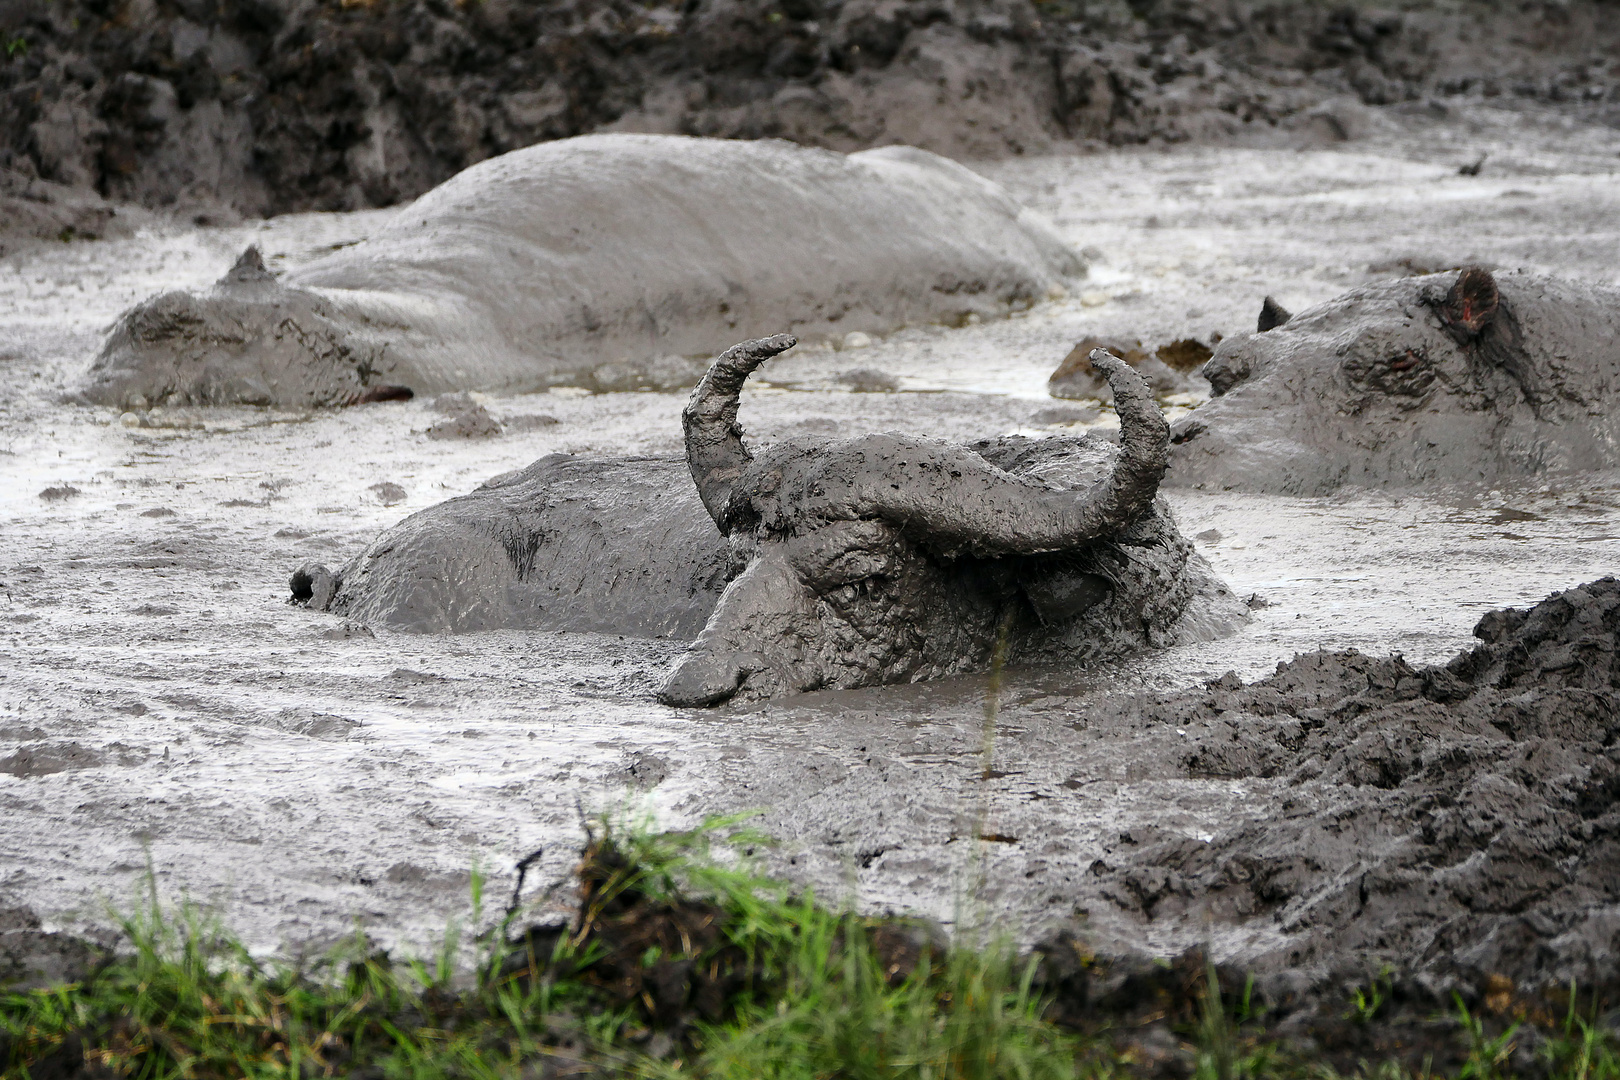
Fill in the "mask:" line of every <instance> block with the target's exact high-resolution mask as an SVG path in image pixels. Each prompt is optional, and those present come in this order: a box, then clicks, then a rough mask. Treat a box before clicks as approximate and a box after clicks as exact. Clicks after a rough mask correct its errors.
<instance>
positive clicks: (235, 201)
mask: <svg viewBox="0 0 1620 1080" xmlns="http://www.w3.org/2000/svg"><path fill="white" fill-rule="evenodd" d="M1616 25H1617V24H1616V22H1615V20H1614V18H1613V4H1612V2H1608V0H1570V2H1562V3H1551V2H1549V3H1531V4H1526V5H1502V6H1500V7H1495V6H1484V7H1483V8H1482V6H1481V5H1478V4H1472V3H1468V4H1448V3H1441V2H1430V3H1413V4H1406V5H1401V6H1398V7H1393V8H1390V9H1376V10H1375V9H1371V8H1365V9H1364V8H1361V7H1357V6H1354V5H1330V4H1325V3H1319V2H1316V0H1290V2H1286V3H1254V2H1250V0H1228V2H1221V0H1193V2H1185V3H1181V2H1169V0H1162V2H1147V3H1132V4H1129V5H1127V4H1124V3H1108V2H1089V3H1043V4H1039V5H1036V4H1034V3H1032V2H1030V0H931V2H927V3H921V2H914V3H904V4H890V3H877V2H875V0H792V2H790V3H784V4H782V5H780V6H779V7H773V6H771V5H755V4H747V3H735V2H732V0H701V2H698V3H686V4H676V3H672V2H671V3H665V2H660V3H653V4H641V3H630V2H615V3H612V4H606V5H604V4H599V3H573V2H554V3H544V4H534V5H530V4H523V3H513V2H505V0H489V2H484V3H478V4H471V5H459V4H456V5H452V4H441V3H437V2H435V0H394V2H386V3H375V4H348V3H343V4H339V3H336V2H333V0H230V2H227V3H223V4H219V5H212V4H199V3H191V2H180V0H175V2H172V3H171V2H163V3H156V2H150V0H115V2H107V0H74V2H73V3H64V4H51V5H47V6H45V7H41V6H40V5H38V4H32V3H28V2H26V0H13V2H12V3H10V4H8V5H0V32H3V35H4V38H5V43H6V56H5V57H4V58H0V232H3V233H4V234H6V235H7V236H9V237H10V238H11V239H9V240H7V241H6V243H8V244H12V245H14V244H15V243H16V242H18V240H19V239H20V238H25V237H57V236H59V235H60V236H74V235H79V236H90V235H124V234H127V232H128V231H129V230H130V229H131V228H138V227H140V225H141V223H142V222H143V221H144V220H146V218H145V217H144V215H143V211H144V212H150V211H160V212H162V213H164V214H173V215H176V216H178V217H179V218H181V219H182V220H186V221H195V222H196V223H198V224H207V223H211V222H213V223H217V222H228V221H234V220H239V219H240V218H241V217H243V216H249V217H252V216H262V215H267V214H277V213H287V212H294V211H307V210H355V209H361V208H366V207H379V206H388V205H393V204H395V203H398V202H401V201H404V200H409V199H411V198H414V197H415V196H417V195H419V194H421V193H422V192H424V191H426V190H427V189H429V188H430V187H432V186H434V185H435V184H438V183H440V182H442V181H443V180H445V179H447V178H448V177H450V176H451V175H453V174H455V173H457V172H459V171H460V170H462V169H464V168H466V167H468V166H470V165H473V164H475V163H477V162H479V161H481V160H484V159H485V158H488V157H491V156H494V155H496V154H500V153H504V152H506V151H509V150H512V149H516V148H518V147H522V146H527V145H530V144H533V143H536V142H541V141H546V140H551V139H557V138H564V137H568V136H572V135H579V134H585V133H589V132H594V131H603V130H623V131H645V132H664V133H672V134H693V135H711V136H724V137H733V138H747V139H754V138H785V139H789V140H792V141H794V142H798V143H803V144H807V145H814V146H824V147H829V148H832V149H837V150H845V151H848V150H855V149H861V148H865V147H870V146H878V145H886V144H890V143H908V144H912V145H917V146H922V147H924V148H926V149H931V150H935V151H937V152H940V153H944V154H947V155H950V156H954V157H957V158H962V159H977V158H995V157H1008V156H1014V157H1016V156H1024V155H1040V154H1047V153H1052V152H1055V151H1059V150H1072V149H1074V148H1077V147H1083V146H1092V147H1097V146H1105V145H1112V146H1122V145H1136V144H1154V145H1167V144H1176V143H1185V142H1198V143H1214V144H1227V145H1251V146H1255V145H1258V146H1266V145H1286V146H1313V145H1332V144H1335V143H1338V142H1342V141H1344V140H1346V139H1354V138H1359V137H1361V136H1364V135H1366V134H1368V133H1369V132H1371V131H1374V130H1376V129H1377V128H1379V127H1380V125H1382V124H1385V123H1387V118H1388V117H1389V116H1399V115H1434V114H1440V115H1445V114H1447V113H1448V112H1449V111H1451V110H1452V109H1454V108H1455V107H1458V106H1465V105H1468V104H1480V103H1483V104H1488V105H1492V106H1500V107H1506V108H1511V109H1521V110H1523V109H1527V110H1532V111H1537V110H1539V111H1541V112H1543V113H1546V114H1547V115H1549V116H1572V117H1577V118H1579V119H1581V120H1582V121H1583V122H1589V123H1607V124H1610V125H1613V124H1614V123H1615V122H1616V117H1617V115H1620V112H1617V110H1620V71H1617V70H1616V69H1615V67H1614V65H1613V64H1612V63H1611V62H1610V60H1609V59H1608V58H1612V56H1613V55H1614V52H1615V42H1616V37H1615V35H1616V33H1617V30H1616Z"/></svg>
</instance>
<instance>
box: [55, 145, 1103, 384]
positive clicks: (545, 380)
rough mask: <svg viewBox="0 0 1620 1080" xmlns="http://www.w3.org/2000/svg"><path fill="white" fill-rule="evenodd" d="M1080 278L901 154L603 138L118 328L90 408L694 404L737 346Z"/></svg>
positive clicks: (531, 156) (922, 158) (128, 317)
mask: <svg viewBox="0 0 1620 1080" xmlns="http://www.w3.org/2000/svg"><path fill="white" fill-rule="evenodd" d="M1084 271H1085V264H1084V262H1083V261H1082V260H1081V259H1080V257H1079V256H1078V255H1077V254H1076V253H1075V252H1074V251H1073V250H1072V249H1071V248H1069V247H1068V245H1067V244H1065V243H1064V241H1063V240H1061V239H1060V238H1059V237H1058V236H1057V235H1056V233H1054V232H1053V230H1052V228H1051V226H1050V225H1049V224H1048V223H1047V222H1045V221H1044V220H1042V219H1041V218H1040V217H1039V215H1036V214H1033V213H1031V212H1029V211H1028V210H1026V209H1024V208H1023V207H1021V206H1019V205H1018V204H1017V203H1016V202H1014V201H1013V200H1012V199H1011V198H1010V197H1009V196H1008V195H1007V194H1006V193H1005V192H1004V191H1003V190H1002V189H1001V188H1000V187H999V186H998V185H996V184H994V183H992V182H990V181H987V180H985V179H983V178H982V177H980V176H979V175H977V174H976V173H973V172H971V171H969V170H968V169H966V168H963V167H962V166H960V165H957V164H955V163H954V162H951V161H947V160H946V159H944V158H941V157H938V156H936V155H933V154H929V153H926V152H923V151H920V150H915V149H912V148H909V147H888V148H884V149H879V150H870V151H866V152H864V153H860V154H855V155H850V156H845V155H843V154H837V153H833V152H830V151H823V150H808V149H802V148H798V147H793V146H791V145H788V144H786V143H781V142H775V141H772V142H754V143H746V142H736V141H723V140H716V139H688V138H676V137H669V136H647V135H596V136H587V137H582V138H579V139H568V140H563V141H559V142H554V143H549V144H547V145H545V146H539V147H533V148H530V149H527V150H520V151H515V152H513V153H511V154H508V155H504V156H502V157H499V158H496V159H494V160H491V161H488V162H484V163H482V164H480V165H477V166H474V167H473V168H471V169H468V170H467V171H466V172H464V173H461V174H460V175H458V176H456V177H455V178H454V179H452V180H450V181H447V182H446V183H445V184H443V185H441V186H440V187H438V188H435V189H434V190H433V191H431V192H429V193H428V194H426V195H424V196H423V197H422V198H420V199H418V200H417V201H416V202H414V203H412V204H411V205H410V206H409V207H407V208H405V209H404V210H403V211H402V212H401V213H400V214H399V215H398V216H396V217H395V218H393V219H392V220H391V221H390V222H389V224H388V225H387V226H385V227H384V228H382V229H381V230H379V231H378V232H377V233H376V234H375V235H374V236H371V237H368V238H366V239H365V240H362V241H360V242H359V243H357V244H353V245H345V246H342V247H341V248H340V249H339V250H337V251H335V252H332V253H329V254H327V255H326V256H325V257H323V258H320V259H317V260H315V261H314V262H311V263H309V264H307V265H304V266H301V267H298V268H297V269H295V270H293V271H292V272H291V273H289V274H288V275H286V277H285V279H284V280H278V279H277V278H276V276H275V275H274V274H272V273H271V272H270V271H269V270H268V269H266V267H265V265H264V262H263V260H262V258H261V256H260V253H259V252H258V250H257V249H256V248H250V249H249V250H248V251H247V252H245V253H244V254H243V255H242V257H241V258H240V259H239V260H238V261H237V263H236V265H235V266H234V267H232V268H231V269H230V271H229V272H228V273H227V274H225V276H224V277H222V278H221V279H220V280H219V281H218V282H217V283H216V284H215V285H214V287H213V288H212V289H211V290H210V291H209V292H207V293H205V294H201V295H198V294H193V293H185V292H168V293H163V294H161V295H159V296H156V297H153V298H151V299H148V300H146V301H144V302H143V303H141V304H139V305H137V306H136V307H134V308H132V309H131V310H130V311H129V312H127V313H126V314H125V315H124V316H123V317H122V318H121V319H120V320H119V321H118V323H117V325H116V326H114V328H113V330H112V333H111V334H110V335H109V337H108V339H107V342H106V345H105V346H104V347H103V349H102V351H101V354H100V355H99V356H98V357H97V358H96V361H95V363H94V364H93V365H92V366H91V370H90V377H89V380H88V382H87V383H86V385H85V388H84V393H85V395H86V397H87V398H88V399H89V400H91V401H94V402H97V403H100V404H108V405H115V406H118V407H121V408H144V407H146V406H147V405H149V404H159V403H163V404H168V405H224V404H248V405H273V406H277V407H280V408H309V407H312V406H324V405H350V404H365V403H375V402H385V401H397V400H402V399H408V398H409V397H411V396H412V395H413V394H422V393H431V394H437V393H440V392H444V391H456V390H461V391H466V390H484V391H500V392H505V393H525V392H529V391H534V390H540V389H545V388H548V387H551V386H579V387H585V388H588V389H591V390H598V391H604V390H628V389H644V388H656V389H668V388H671V387H679V386H690V385H691V384H693V383H695V382H696V381H697V378H698V376H699V375H700V374H702V371H703V369H704V367H706V366H707V362H708V360H709V358H711V357H713V356H715V355H716V354H718V353H719V352H720V351H721V350H722V349H724V348H726V347H728V346H729V345H731V344H732V343H734V342H735V341H737V340H738V339H746V338H750V337H763V336H765V335H767V334H770V333H780V332H787V331H792V332H793V333H796V334H798V335H800V336H802V337H806V338H809V339H812V340H816V339H826V338H828V337H831V336H836V337H838V338H839V339H846V338H847V337H848V335H850V334H853V333H866V332H871V333H886V332H890V331H893V330H896V329H898V328H900V327H901V326H904V325H906V324H908V323H910V324H927V323H948V324H952V325H954V324H957V323H960V322H962V321H964V320H966V319H968V318H970V317H971V318H975V319H977V318H984V317H991V316H995V315H1004V314H1006V313H1007V312H1008V311H1009V310H1012V309H1027V308H1028V307H1030V306H1032V305H1033V304H1034V303H1035V302H1036V301H1038V300H1042V299H1045V298H1047V297H1048V296H1061V295H1064V294H1065V293H1066V291H1067V288H1066V286H1067V285H1068V283H1069V280H1070V279H1071V278H1074V277H1077V276H1079V275H1082V274H1083V273H1084Z"/></svg>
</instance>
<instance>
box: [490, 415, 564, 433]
mask: <svg viewBox="0 0 1620 1080" xmlns="http://www.w3.org/2000/svg"><path fill="white" fill-rule="evenodd" d="M557 423H558V421H557V418H556V417H555V416H551V415H549V414H547V413H517V414H516V415H513V416H508V417H506V418H505V419H504V420H502V421H501V424H502V425H503V426H504V427H505V428H506V430H507V431H513V432H516V431H538V430H539V429H541V428H548V427H556V426H557Z"/></svg>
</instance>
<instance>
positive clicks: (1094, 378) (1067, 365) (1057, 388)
mask: <svg viewBox="0 0 1620 1080" xmlns="http://www.w3.org/2000/svg"><path fill="white" fill-rule="evenodd" d="M1216 340H1217V341H1219V340H1220V339H1219V337H1217V338H1216ZM1093 349H1107V350H1108V351H1109V352H1111V353H1113V354H1114V355H1115V356H1117V357H1119V358H1120V359H1121V360H1124V361H1125V362H1126V363H1127V364H1129V365H1130V366H1131V367H1133V368H1135V369H1136V372H1137V374H1139V375H1141V376H1142V377H1143V378H1144V379H1146V380H1147V381H1148V385H1149V386H1150V387H1152V388H1153V393H1154V395H1155V396H1157V397H1165V396H1167V395H1169V394H1185V393H1187V392H1189V391H1191V390H1193V389H1195V384H1194V382H1193V379H1194V378H1195V377H1199V378H1201V376H1198V370H1199V369H1200V368H1201V367H1203V365H1204V363H1205V361H1207V360H1208V359H1209V358H1210V357H1211V356H1213V355H1214V352H1213V350H1211V349H1210V347H1209V346H1208V345H1205V344H1204V343H1203V342H1202V341H1199V340H1198V339H1196V338H1182V339H1180V340H1179V341H1172V342H1170V343H1168V344H1166V345H1160V346H1159V347H1158V348H1156V349H1155V348H1151V347H1144V346H1143V345H1142V343H1141V342H1140V341H1137V340H1135V339H1129V340H1128V339H1125V338H1091V337H1088V338H1086V339H1085V340H1083V341H1081V342H1080V343H1079V344H1078V345H1076V346H1075V347H1074V348H1072V349H1070V350H1069V354H1068V355H1067V356H1065V357H1064V358H1063V362H1062V363H1061V364H1059V365H1058V366H1057V370H1056V371H1054V372H1052V374H1051V376H1050V377H1049V378H1048V379H1047V380H1046V390H1047V393H1049V394H1051V395H1052V396H1053V397H1056V398H1072V399H1079V400H1085V399H1091V400H1096V401H1103V402H1108V401H1112V400H1113V399H1114V395H1113V392H1112V391H1110V390H1109V388H1108V383H1107V381H1106V380H1104V379H1103V377H1102V375H1101V373H1100V372H1098V371H1097V370H1096V369H1095V368H1093V367H1092V366H1091V351H1092V350H1093Z"/></svg>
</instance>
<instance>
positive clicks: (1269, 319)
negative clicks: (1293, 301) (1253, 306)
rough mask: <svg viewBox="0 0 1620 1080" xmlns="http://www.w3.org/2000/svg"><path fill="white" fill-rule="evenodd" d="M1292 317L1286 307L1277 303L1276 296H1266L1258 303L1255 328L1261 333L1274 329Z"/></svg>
mask: <svg viewBox="0 0 1620 1080" xmlns="http://www.w3.org/2000/svg"><path fill="white" fill-rule="evenodd" d="M1293 317H1294V316H1293V315H1292V314H1291V313H1290V312H1289V310H1288V309H1287V308H1285V307H1283V306H1282V305H1281V304H1279V303H1277V298H1276V297H1274V296H1268V297H1266V299H1265V301H1264V302H1263V303H1261V305H1260V321H1259V324H1258V325H1257V326H1256V327H1255V329H1256V331H1257V332H1258V333H1261V334H1263V333H1265V332H1266V331H1267V330H1275V329H1276V328H1277V327H1279V326H1281V325H1283V324H1284V323H1286V322H1287V321H1288V320H1289V319H1292V318H1293Z"/></svg>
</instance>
